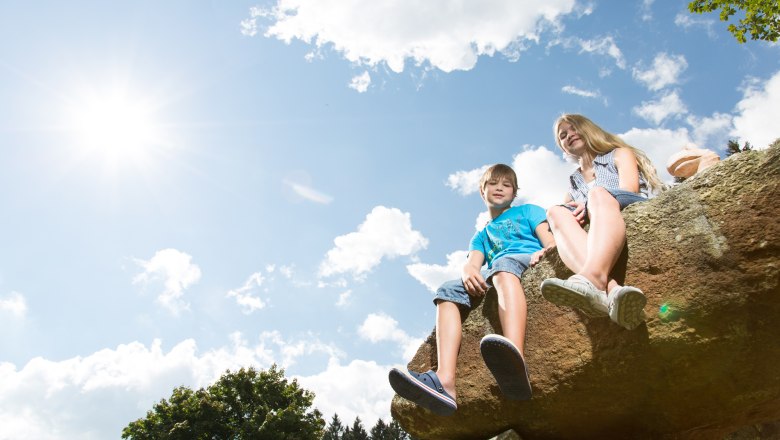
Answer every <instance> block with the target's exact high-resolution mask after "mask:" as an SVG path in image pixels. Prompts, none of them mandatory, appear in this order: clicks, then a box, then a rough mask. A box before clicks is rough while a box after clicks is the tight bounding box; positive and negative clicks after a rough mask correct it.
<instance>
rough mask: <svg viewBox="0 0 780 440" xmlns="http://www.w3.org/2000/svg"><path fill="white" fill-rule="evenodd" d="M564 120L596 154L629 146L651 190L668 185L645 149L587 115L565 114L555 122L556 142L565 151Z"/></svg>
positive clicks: (554, 135)
mask: <svg viewBox="0 0 780 440" xmlns="http://www.w3.org/2000/svg"><path fill="white" fill-rule="evenodd" d="M563 122H567V123H569V124H570V125H571V126H572V127H574V130H575V131H576V132H577V134H579V135H580V137H581V138H582V140H583V141H584V142H585V145H587V147H588V149H589V150H590V151H591V152H593V153H595V154H604V153H609V152H610V151H612V150H614V149H615V148H628V149H629V150H631V152H633V153H634V156H636V165H637V168H638V169H639V172H640V173H641V174H642V176H644V178H645V180H646V181H647V184H648V185H649V186H650V190H651V191H652V192H658V191H661V190H663V189H664V188H665V187H666V185H664V183H663V182H661V179H660V178H659V177H658V172H657V171H656V169H655V167H654V166H653V163H652V162H651V161H650V159H649V158H648V157H647V155H646V154H645V152H644V151H642V150H640V149H639V148H636V147H633V146H631V145H629V144H627V143H626V142H625V141H624V140H623V139H621V138H619V137H618V136H615V135H614V134H612V133H609V132H607V131H605V130H604V129H603V128H601V127H599V126H598V125H596V124H595V123H594V122H593V121H591V120H590V119H588V118H586V117H585V116H582V115H577V114H563V115H561V116H560V117H559V118H558V120H556V121H555V124H554V125H553V137H555V143H556V144H557V145H558V147H559V148H560V149H561V150H563V151H564V152H566V150H565V149H564V148H563V145H561V139H560V138H559V137H558V127H559V126H560V125H561V123H563Z"/></svg>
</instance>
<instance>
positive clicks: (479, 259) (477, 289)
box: [461, 250, 488, 296]
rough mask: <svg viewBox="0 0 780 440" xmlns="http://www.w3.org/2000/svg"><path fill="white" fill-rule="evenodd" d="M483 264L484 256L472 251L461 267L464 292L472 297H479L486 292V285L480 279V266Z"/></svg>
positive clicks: (483, 280) (482, 279)
mask: <svg viewBox="0 0 780 440" xmlns="http://www.w3.org/2000/svg"><path fill="white" fill-rule="evenodd" d="M484 263H485V256H484V255H483V254H482V252H480V251H475V250H472V251H470V252H469V258H468V261H466V264H464V265H463V271H462V272H461V280H463V287H465V288H466V292H468V293H469V295H472V296H481V295H484V294H485V292H487V289H488V285H487V283H486V282H485V279H484V278H482V272H480V269H482V264H484Z"/></svg>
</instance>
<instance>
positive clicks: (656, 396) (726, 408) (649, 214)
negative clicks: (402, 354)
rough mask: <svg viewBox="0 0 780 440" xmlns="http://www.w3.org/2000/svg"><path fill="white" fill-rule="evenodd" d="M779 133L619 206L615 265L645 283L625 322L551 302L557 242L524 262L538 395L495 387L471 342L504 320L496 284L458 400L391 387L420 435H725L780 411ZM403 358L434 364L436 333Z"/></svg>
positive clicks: (397, 413)
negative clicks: (434, 400)
mask: <svg viewBox="0 0 780 440" xmlns="http://www.w3.org/2000/svg"><path fill="white" fill-rule="evenodd" d="M779 186H780V143H778V142H775V144H774V145H773V146H772V147H770V148H769V149H767V150H764V151H748V152H743V153H739V154H736V155H733V156H731V157H729V158H728V159H726V160H723V161H720V162H718V163H716V164H715V165H713V166H711V167H709V168H708V169H706V170H704V171H703V172H701V173H698V174H697V175H695V176H694V177H692V178H690V179H688V180H686V181H685V182H684V183H682V184H680V185H677V186H675V187H673V188H671V189H669V190H667V191H665V192H663V193H662V194H660V195H658V196H657V197H655V198H654V199H652V200H650V201H647V202H644V203H637V204H634V205H632V206H629V207H628V208H626V209H625V210H624V213H623V215H624V217H625V219H626V224H627V246H626V249H625V251H624V252H623V255H622V256H621V260H620V261H619V263H618V266H616V276H617V277H618V278H624V279H625V283H626V284H630V285H635V286H638V287H640V288H641V289H643V291H644V292H645V294H646V295H647V298H648V302H647V306H646V307H645V313H646V314H647V320H646V322H645V324H642V325H641V326H640V327H639V328H637V329H635V330H633V331H629V330H625V329H623V328H622V327H619V326H617V325H616V324H614V323H612V322H611V321H610V320H609V319H608V318H595V319H590V318H587V317H586V316H584V315H583V314H582V313H580V312H579V311H575V310H572V309H569V308H564V307H558V306H556V305H554V304H552V303H549V302H547V301H546V300H545V299H544V298H543V297H542V296H541V294H540V292H539V284H540V283H541V281H542V280H543V279H545V278H548V277H567V276H569V275H570V274H571V272H569V271H568V269H566V267H565V266H564V265H563V263H562V262H561V261H560V258H559V257H558V255H557V254H556V253H555V252H551V253H549V254H548V255H547V256H546V257H545V260H544V261H543V262H542V263H541V264H539V265H537V266H536V267H535V268H532V269H531V270H529V271H527V272H526V273H525V274H524V276H523V280H522V283H523V286H524V287H525V291H526V295H527V299H528V329H527V336H526V353H525V354H526V360H527V363H528V366H529V373H530V378H531V384H532V386H533V392H534V397H533V399H532V400H529V401H520V402H518V401H510V400H506V399H504V398H502V396H501V394H500V392H499V390H498V386H497V385H496V382H495V380H494V379H493V377H492V376H491V375H490V373H489V371H488V370H487V368H486V367H485V365H484V363H483V361H482V359H481V356H480V354H479V341H480V339H481V338H482V336H484V335H485V334H488V333H500V324H499V321H498V314H497V304H496V296H495V294H494V293H488V295H486V297H485V299H484V300H482V301H481V302H480V303H479V304H478V305H477V306H476V307H475V308H474V309H473V310H472V311H471V312H470V313H469V314H468V315H467V316H465V317H464V318H465V321H464V325H463V332H464V337H463V342H462V345H461V350H460V355H459V359H458V380H457V384H456V386H457V391H458V396H457V400H458V411H457V412H456V413H455V415H453V416H451V417H442V416H436V415H434V414H432V413H430V412H428V411H427V410H424V409H422V408H420V407H418V406H416V405H415V404H413V403H411V402H409V401H406V400H404V399H402V398H400V397H399V396H395V398H394V399H393V402H392V408H391V412H392V415H393V418H395V419H396V420H398V421H399V422H400V424H401V426H403V428H404V429H405V430H406V431H407V432H409V433H410V434H412V435H413V436H414V437H415V438H419V439H449V440H453V439H487V438H491V437H494V436H497V435H499V434H500V433H505V432H507V431H511V430H513V431H514V432H515V433H516V434H517V435H518V436H519V438H522V439H524V440H532V439H567V438H576V439H589V438H632V439H643V438H647V439H658V438H661V439H663V438H668V439H723V438H724V437H725V436H727V435H729V434H730V433H733V432H735V431H737V430H739V429H740V428H743V427H747V426H751V425H752V426H758V425H760V424H762V423H764V422H770V421H777V420H780V222H778V217H780V200H778V199H780V187H779ZM408 367H409V368H410V369H412V370H415V371H426V370H428V369H429V368H434V369H435V368H436V339H435V333H432V334H431V335H430V336H429V337H428V338H427V340H426V341H425V342H424V343H423V345H422V346H421V347H420V348H419V350H418V351H417V354H416V355H415V356H414V358H413V359H412V361H411V362H409V364H408Z"/></svg>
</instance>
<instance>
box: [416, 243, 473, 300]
mask: <svg viewBox="0 0 780 440" xmlns="http://www.w3.org/2000/svg"><path fill="white" fill-rule="evenodd" d="M468 254H469V253H468V251H455V252H453V253H451V254H448V255H447V264H446V265H440V264H424V263H415V264H410V265H408V266H406V270H407V271H408V272H409V275H411V276H412V277H413V278H414V279H416V280H417V281H419V282H421V283H422V284H423V285H424V286H425V287H427V288H428V290H430V291H431V292H436V289H438V288H439V286H441V285H442V283H444V282H445V281H449V280H456V279H459V278H460V272H461V269H463V264H464V263H465V262H466V258H467V257H468Z"/></svg>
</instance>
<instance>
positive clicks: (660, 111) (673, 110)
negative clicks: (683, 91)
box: [633, 91, 688, 125]
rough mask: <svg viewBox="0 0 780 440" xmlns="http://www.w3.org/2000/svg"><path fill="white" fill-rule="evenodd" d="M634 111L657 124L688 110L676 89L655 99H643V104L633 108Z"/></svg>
mask: <svg viewBox="0 0 780 440" xmlns="http://www.w3.org/2000/svg"><path fill="white" fill-rule="evenodd" d="M633 111H634V113H636V114H637V115H639V116H640V117H642V118H643V119H645V120H647V121H649V122H652V123H654V124H656V125H658V124H660V123H661V122H663V121H664V120H665V119H667V118H669V117H674V116H679V115H683V114H685V113H687V112H688V108H687V107H686V106H685V103H684V102H682V99H680V96H679V95H678V94H677V92H676V91H671V92H668V93H666V94H664V95H663V96H661V98H659V99H657V100H655V101H642V105H641V106H638V107H634V108H633Z"/></svg>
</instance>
